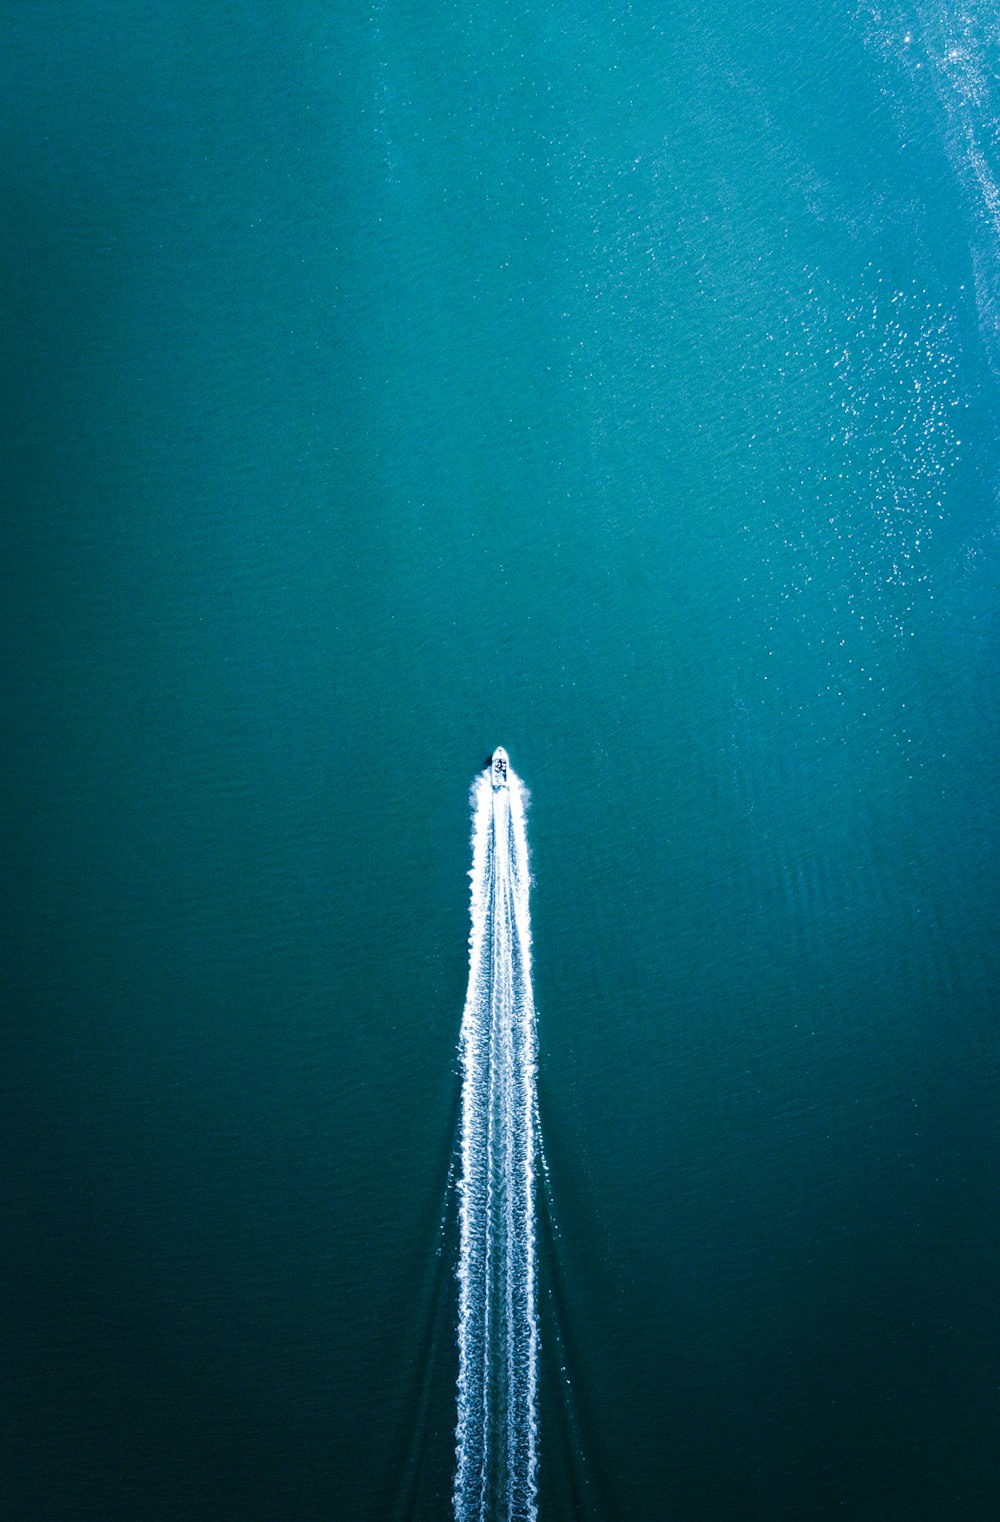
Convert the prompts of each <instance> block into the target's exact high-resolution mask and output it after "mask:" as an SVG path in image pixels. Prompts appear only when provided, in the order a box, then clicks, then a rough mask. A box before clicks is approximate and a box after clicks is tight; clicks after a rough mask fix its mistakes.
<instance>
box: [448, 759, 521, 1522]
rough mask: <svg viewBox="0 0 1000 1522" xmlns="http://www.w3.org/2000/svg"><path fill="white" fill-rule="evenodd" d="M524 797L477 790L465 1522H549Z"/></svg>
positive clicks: (462, 1438) (465, 1233)
mask: <svg viewBox="0 0 1000 1522" xmlns="http://www.w3.org/2000/svg"><path fill="white" fill-rule="evenodd" d="M525 801H526V794H525V792H524V790H523V789H522V787H521V783H520V779H519V778H518V777H516V776H515V775H514V773H513V772H511V771H509V772H508V787H507V788H499V789H497V790H496V791H494V789H493V786H492V783H491V780H490V773H489V772H484V773H483V775H482V776H481V777H479V778H478V779H477V781H476V783H475V786H474V787H473V790H472V805H473V826H472V848H473V852H472V871H471V872H470V874H469V876H470V877H471V879H472V931H471V934H470V937H469V989H468V993H467V995H466V1000H465V1011H464V1013H463V1016H462V1031H461V1063H462V1133H461V1135H462V1142H461V1165H462V1171H461V1178H460V1180H459V1184H458V1189H459V1202H460V1203H459V1227H460V1253H459V1265H458V1281H459V1316H458V1356H459V1369H458V1418H457V1423H456V1431H455V1489H454V1498H453V1499H454V1509H455V1519H456V1522H534V1519H535V1518H537V1515H538V1507H537V1499H536V1497H537V1469H538V1409H537V1407H538V1372H537V1369H538V1315H537V1305H536V1286H535V1158H536V1150H537V1135H536V1119H535V1117H536V1094H535V1072H536V1038H535V1004H534V998H533V995H532V991H531V922H530V918H529V912H528V889H529V881H530V878H529V871H528V841H527V835H526V833H525V826H524V806H525Z"/></svg>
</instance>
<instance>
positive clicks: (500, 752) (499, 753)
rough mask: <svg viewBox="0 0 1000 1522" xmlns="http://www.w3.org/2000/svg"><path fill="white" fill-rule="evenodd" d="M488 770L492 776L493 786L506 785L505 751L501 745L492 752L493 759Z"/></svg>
mask: <svg viewBox="0 0 1000 1522" xmlns="http://www.w3.org/2000/svg"><path fill="white" fill-rule="evenodd" d="M490 772H491V776H492V778H493V786H494V787H495V788H497V787H506V786H507V752H506V751H505V750H504V748H503V746H502V745H498V746H497V748H496V750H495V751H494V752H493V761H492V765H491V767H490Z"/></svg>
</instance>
